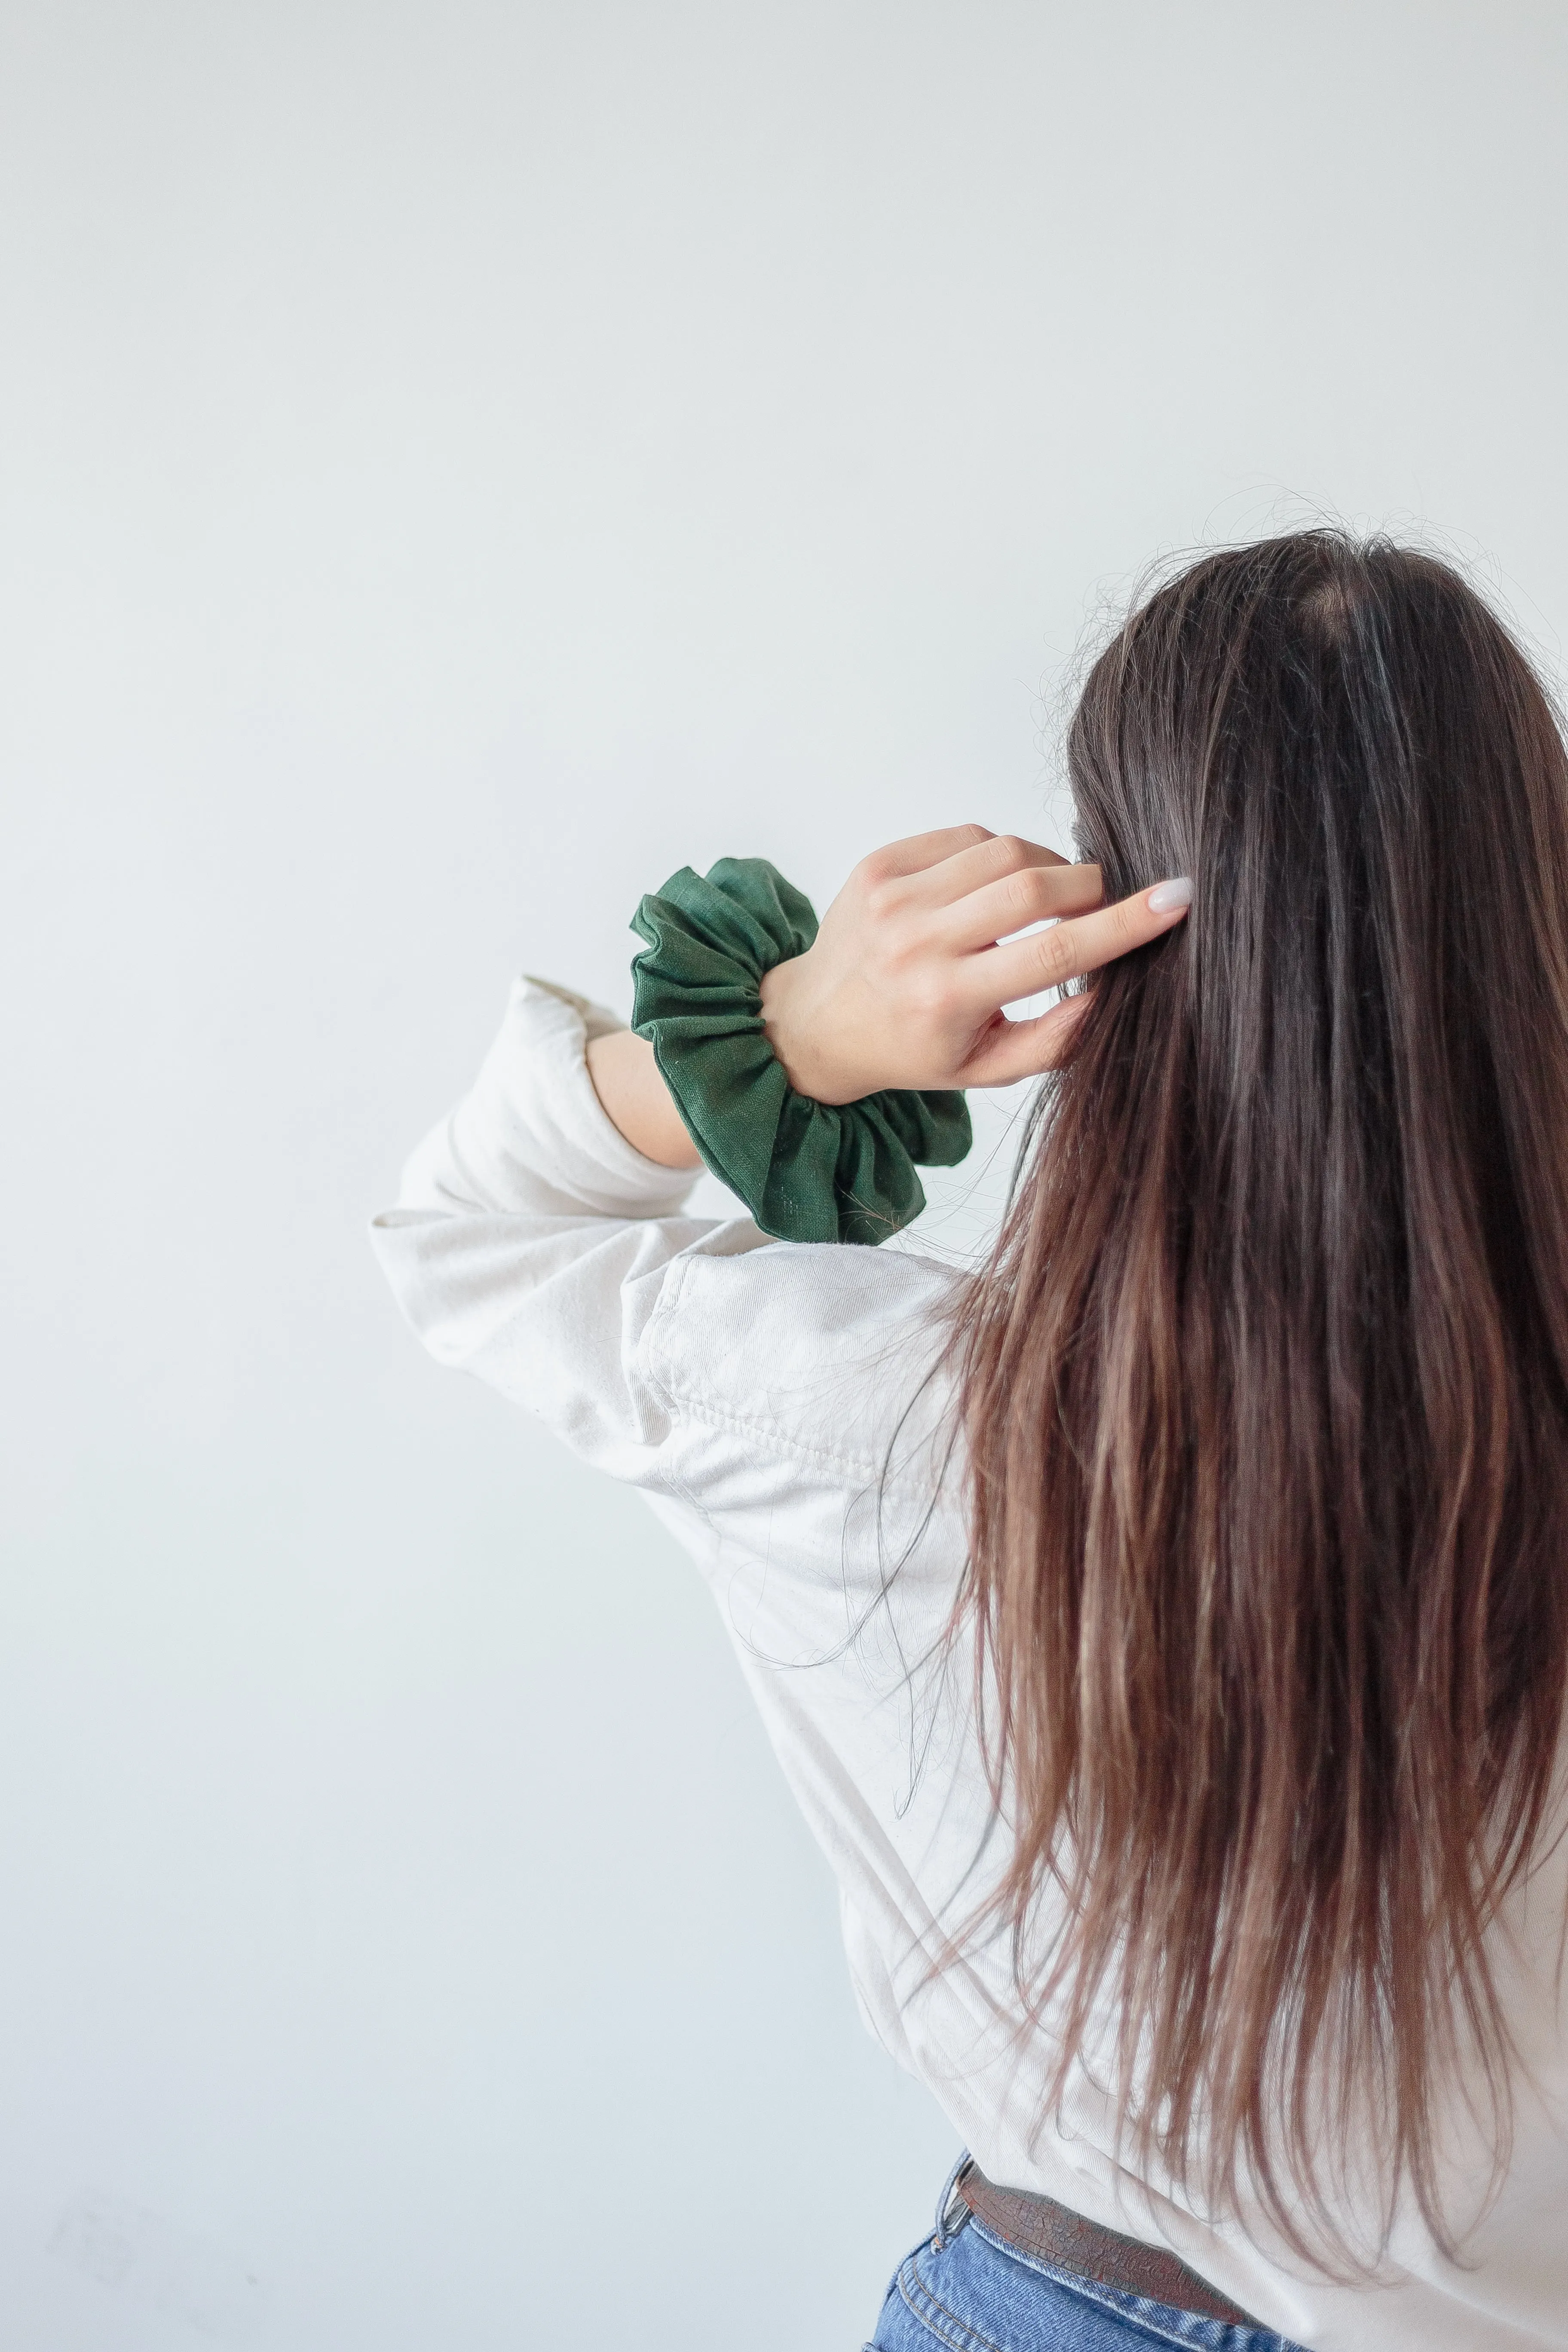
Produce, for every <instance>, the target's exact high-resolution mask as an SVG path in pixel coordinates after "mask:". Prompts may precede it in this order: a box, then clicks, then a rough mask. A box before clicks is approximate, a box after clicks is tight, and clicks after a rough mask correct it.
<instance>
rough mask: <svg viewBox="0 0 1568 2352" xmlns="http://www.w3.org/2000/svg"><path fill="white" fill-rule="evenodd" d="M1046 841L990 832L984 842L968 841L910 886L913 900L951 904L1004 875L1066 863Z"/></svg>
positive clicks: (915, 901) (944, 905)
mask: <svg viewBox="0 0 1568 2352" xmlns="http://www.w3.org/2000/svg"><path fill="white" fill-rule="evenodd" d="M1067 862H1068V861H1067V859H1066V858H1065V857H1058V856H1057V853H1056V851H1055V850H1054V849H1047V847H1046V845H1045V843H1044V842H1043V841H1025V840H1024V839H1023V838H1022V837H1021V835H1018V834H1016V833H991V834H987V835H986V836H985V838H984V841H976V842H973V843H965V844H963V845H961V846H960V847H958V848H956V849H954V850H952V852H951V853H950V854H949V855H948V856H946V857H944V858H942V860H941V862H940V863H939V864H933V865H931V866H927V867H926V868H925V869H924V871H923V872H922V873H921V876H920V878H919V880H918V882H916V883H914V884H912V885H911V886H910V898H911V901H912V902H913V903H914V904H916V905H919V906H922V907H951V906H952V905H954V904H955V902H956V901H957V900H958V899H960V898H968V897H969V896H970V895H971V894H972V892H973V891H975V890H980V889H983V888H984V886H985V884H986V883H987V882H997V881H1000V880H1001V879H1002V877H1004V876H1005V875H1008V874H1023V873H1026V872H1028V871H1029V870H1030V869H1031V868H1032V867H1034V866H1046V867H1055V866H1065V865H1066V864H1067Z"/></svg>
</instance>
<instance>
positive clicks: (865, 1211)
mask: <svg viewBox="0 0 1568 2352" xmlns="http://www.w3.org/2000/svg"><path fill="white" fill-rule="evenodd" d="M632 929H633V930H634V931H636V932H637V935H638V937H639V938H640V939H644V940H647V947H646V948H645V949H644V950H642V952H641V953H640V954H639V955H638V956H637V957H636V958H635V959H634V960H633V963H632V977H633V980H634V982H636V995H635V998H634V1000H633V1004H632V1027H633V1028H634V1029H635V1030H636V1031H637V1034H638V1036H639V1037H647V1038H649V1039H651V1041H652V1044H653V1050H654V1055H655V1057H656V1059H657V1060H658V1066H659V1068H660V1070H661V1071H662V1073H663V1075H664V1079H665V1083H666V1085H667V1086H668V1088H669V1091H670V1093H671V1094H672V1095H673V1096H674V1097H675V1101H676V1105H677V1108H679V1112H680V1116H681V1118H683V1119H684V1120H685V1122H686V1126H687V1129H688V1131H689V1134H690V1137H691V1140H692V1141H693V1143H695V1144H696V1146H697V1149H698V1150H699V1151H700V1153H701V1154H702V1157H703V1159H704V1160H706V1161H707V1163H708V1165H709V1167H710V1169H711V1170H712V1171H713V1173H714V1174H715V1175H716V1176H718V1177H721V1179H722V1180H723V1181H724V1182H725V1183H726V1184H728V1186H729V1187H730V1190H731V1192H736V1193H739V1195H740V1197H741V1199H742V1201H744V1202H745V1204H746V1206H747V1208H748V1209H750V1211H751V1213H752V1216H753V1217H754V1218H755V1219H756V1221H757V1223H758V1224H759V1225H761V1227H762V1229H763V1233H765V1234H775V1235H776V1236H777V1237H778V1239H779V1240H781V1241H786V1242H881V1241H886V1240H887V1238H888V1236H889V1234H896V1233H897V1232H898V1231H899V1229H900V1226H901V1225H907V1224H908V1223H910V1219H911V1218H912V1217H918V1216H919V1214H920V1213H921V1210H922V1209H923V1208H924V1206H925V1194H924V1192H922V1191H921V1180H920V1178H919V1177H918V1176H917V1175H916V1174H915V1166H914V1163H915V1162H916V1160H919V1161H921V1163H922V1165H923V1166H925V1167H928V1168H952V1167H956V1165H957V1163H958V1162H959V1160H962V1159H963V1156H964V1154H965V1152H966V1151H967V1150H969V1146H970V1142H971V1140H972V1136H971V1129H970V1125H969V1111H968V1108H967V1107H966V1105H965V1103H964V1099H963V1096H962V1094H953V1093H938V1092H932V1093H928V1094H917V1093H914V1092H913V1091H910V1090H907V1089H889V1090H887V1091H885V1092H883V1093H880V1094H874V1095H867V1096H866V1097H864V1099H863V1100H862V1101H860V1102H853V1103H845V1104H843V1105H841V1106H837V1107H836V1106H834V1105H832V1104H828V1103H819V1102H812V1101H810V1100H809V1099H808V1098H807V1097H805V1095H799V1094H796V1092H795V1088H794V1087H792V1086H791V1085H790V1082H789V1080H788V1078H787V1077H786V1076H784V1065H783V1064H782V1063H781V1062H780V1061H779V1059H778V1057H777V1055H775V1054H774V1052H773V1047H772V1046H771V1045H769V1043H768V1040H767V1036H766V1034H765V1032H764V1031H763V1003H762V996H761V992H760V988H761V982H762V977H763V972H764V971H768V970H770V969H771V967H772V966H773V964H775V963H784V961H787V959H788V958H789V957H791V956H796V955H804V954H805V950H806V949H807V948H808V947H809V946H810V945H811V943H812V941H813V940H814V939H815V938H816V914H815V913H814V912H813V909H812V905H811V901H810V899H809V898H805V897H803V896H802V894H801V892H800V891H798V890H797V889H795V887H794V885H793V883H789V882H786V881H785V880H784V876H783V875H782V874H780V873H778V872H777V871H776V869H775V868H774V867H773V866H770V865H769V864H768V861H767V859H766V858H765V857H721V859H720V860H719V863H718V864H717V866H713V867H712V869H711V870H710V873H709V874H708V876H707V877H706V879H704V877H702V876H701V875H700V874H694V873H693V872H692V870H691V868H690V866H682V867H681V869H680V871H679V874H672V875H671V876H670V877H669V879H668V882H667V883H666V884H665V886H664V887H663V889H662V890H658V891H654V892H650V893H649V895H648V896H647V898H645V899H644V900H643V902H642V904H641V906H640V907H639V908H637V913H636V914H635V915H634V916H633V918H632Z"/></svg>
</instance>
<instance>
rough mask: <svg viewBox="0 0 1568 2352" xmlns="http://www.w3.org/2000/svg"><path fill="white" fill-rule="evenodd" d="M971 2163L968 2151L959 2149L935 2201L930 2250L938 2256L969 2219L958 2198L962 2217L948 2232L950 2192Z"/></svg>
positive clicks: (950, 2208)
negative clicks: (933, 2232) (956, 2158)
mask: <svg viewBox="0 0 1568 2352" xmlns="http://www.w3.org/2000/svg"><path fill="white" fill-rule="evenodd" d="M972 2161H973V2159H972V2158H971V2156H970V2153H969V2150H968V2149H967V2148H966V2147H961V2148H960V2149H959V2151H958V2162H957V2163H956V2164H955V2165H954V2166H953V2168H952V2171H951V2172H950V2173H949V2174H948V2176H947V2179H946V2180H945V2182H944V2183H943V2185H942V2195H941V2196H940V2197H939V2198H938V2199H937V2200H936V2234H935V2236H934V2237H933V2238H932V2240H931V2248H932V2251H933V2252H936V2253H939V2254H940V2253H942V2252H945V2251H946V2249H947V2247H948V2246H950V2245H951V2244H952V2240H953V2239H954V2238H956V2237H957V2235H958V2232H959V2231H960V2230H962V2229H963V2224H964V2222H965V2221H968V2219H969V2208H968V2206H967V2205H965V2204H964V2203H963V2199H962V2198H960V2199H959V2200H958V2201H959V2204H960V2206H961V2207H962V2208H963V2216H962V2219H961V2220H960V2221H958V2223H957V2224H956V2226H955V2227H954V2229H953V2230H952V2231H951V2233H950V2232H949V2230H948V2226H947V2217H948V2215H949V2213H950V2212H951V2211H952V2192H953V2190H954V2189H956V2188H957V2186H958V2181H959V2175H960V2174H961V2173H963V2171H965V2170H966V2169H967V2168H968V2166H969V2165H970V2163H971V2162H972Z"/></svg>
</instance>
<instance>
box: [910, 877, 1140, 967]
mask: <svg viewBox="0 0 1568 2352" xmlns="http://www.w3.org/2000/svg"><path fill="white" fill-rule="evenodd" d="M1102 898H1103V893H1102V891H1101V888H1100V868H1099V866H1062V865H1056V866H1020V868H1019V869H1018V871H1017V873H1016V874H1005V875H1004V876H1003V877H1002V879H1001V880H1000V881H999V882H987V883H986V884H985V885H984V887H983V888H981V889H979V890H972V891H971V892H970V894H969V896H968V898H961V899H960V900H959V901H958V903H957V905H956V906H952V907H947V908H943V909H942V916H941V918H940V924H941V933H940V935H941V938H942V944H943V946H944V947H950V948H953V949H966V948H989V947H994V946H995V944H996V941H997V940H1005V938H1006V937H1007V936H1008V934H1009V932H1011V931H1023V930H1027V929H1028V927H1029V925H1030V924H1031V923H1043V922H1048V921H1050V920H1052V919H1057V920H1059V919H1061V918H1062V917H1063V916H1064V915H1088V914H1092V912H1093V911H1094V909H1095V908H1096V907H1098V906H1100V904H1101V902H1102Z"/></svg>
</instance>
